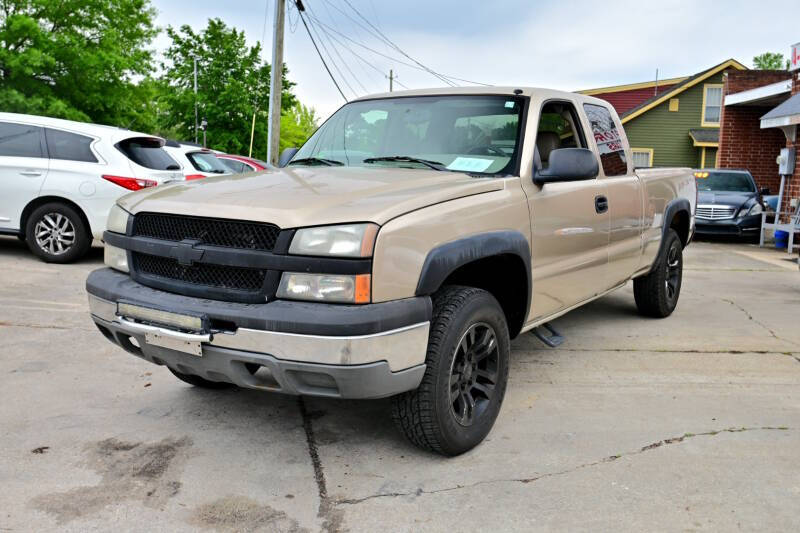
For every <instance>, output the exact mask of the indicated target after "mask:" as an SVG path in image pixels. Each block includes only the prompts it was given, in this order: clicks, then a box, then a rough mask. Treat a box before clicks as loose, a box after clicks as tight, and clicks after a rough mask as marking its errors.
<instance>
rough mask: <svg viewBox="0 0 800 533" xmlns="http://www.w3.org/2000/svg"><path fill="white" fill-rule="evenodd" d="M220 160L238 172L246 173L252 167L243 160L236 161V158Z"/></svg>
mask: <svg viewBox="0 0 800 533" xmlns="http://www.w3.org/2000/svg"><path fill="white" fill-rule="evenodd" d="M220 161H222V164H223V165H225V166H226V167H228V168H229V169H230V170H231V171H233V172H236V173H237V174H244V173H245V172H249V171H250V170H251V169H250V167H248V166H246V165H245V164H244V163H242V162H241V161H236V160H234V159H220Z"/></svg>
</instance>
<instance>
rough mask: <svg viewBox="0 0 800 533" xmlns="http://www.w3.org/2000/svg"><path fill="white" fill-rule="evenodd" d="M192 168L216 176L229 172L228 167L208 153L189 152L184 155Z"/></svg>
mask: <svg viewBox="0 0 800 533" xmlns="http://www.w3.org/2000/svg"><path fill="white" fill-rule="evenodd" d="M186 157H187V158H189V161H190V162H191V163H192V166H193V167H194V168H196V169H197V170H199V171H200V172H214V173H216V174H227V173H229V172H230V170H229V169H228V167H226V166H225V165H223V164H222V161H220V160H219V159H217V156H215V155H214V154H210V153H208V152H189V153H188V154H186Z"/></svg>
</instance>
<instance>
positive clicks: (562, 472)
mask: <svg viewBox="0 0 800 533" xmlns="http://www.w3.org/2000/svg"><path fill="white" fill-rule="evenodd" d="M791 429H792V428H789V427H787V426H754V427H738V428H737V427H731V428H725V429H718V430H711V431H704V432H701V433H684V434H683V435H681V436H678V437H670V438H667V439H663V440H658V441H655V442H652V443H650V444H648V445H646V446H642V447H641V448H639V449H638V450H633V451H630V452H625V453H621V454H619V455H609V456H608V457H604V458H602V459H599V460H596V461H592V462H589V463H583V464H580V465H577V466H573V467H571V468H567V469H564V470H558V471H556V472H547V473H544V474H539V475H535V476H531V477H524V478H509V479H488V480H484V481H477V482H475V483H469V484H466V485H455V486H452V487H445V488H441V489H435V490H423V489H422V488H417V489H416V490H413V491H408V492H384V493H380V494H372V495H370V496H365V497H363V498H348V499H340V500H336V501H334V502H333V504H334V505H358V504H360V503H363V502H365V501H369V500H374V499H377V498H397V497H406V496H412V497H417V496H421V495H422V494H439V493H442V492H452V491H455V490H461V489H466V488H472V487H477V486H480V485H490V484H495V483H522V484H526V485H527V484H528V483H534V482H536V481H539V480H542V479H546V478H550V477H558V476H564V475H567V474H571V473H573V472H577V471H578V470H583V469H585V468H590V467H593V466H598V465H602V464H606V463H611V462H614V461H616V460H618V459H622V458H623V457H631V456H635V455H640V454H642V453H646V452H649V451H651V450H655V449H657V448H661V447H663V446H670V445H674V444H679V443H681V442H683V441H685V440H687V439H693V438H696V437H710V436H714V435H719V434H721V433H743V432H746V431H789V430H791Z"/></svg>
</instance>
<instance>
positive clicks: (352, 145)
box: [289, 96, 524, 175]
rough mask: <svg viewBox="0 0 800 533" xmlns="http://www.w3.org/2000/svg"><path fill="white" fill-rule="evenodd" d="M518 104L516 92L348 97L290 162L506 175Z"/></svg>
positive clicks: (515, 150) (514, 154) (513, 159)
mask: <svg viewBox="0 0 800 533" xmlns="http://www.w3.org/2000/svg"><path fill="white" fill-rule="evenodd" d="M523 106H524V99H523V98H522V97H518V96H422V97H399V98H381V99H376V100H366V101H360V102H353V103H350V104H347V105H345V106H344V107H342V108H341V109H340V110H339V111H337V112H336V113H334V114H333V116H332V117H331V118H330V119H328V120H327V121H326V122H325V123H324V124H323V125H322V126H321V127H320V128H319V129H318V130H317V131H316V133H314V135H312V136H311V138H310V139H309V140H308V141H306V143H305V144H304V145H303V147H302V148H301V149H300V151H298V152H297V154H296V155H295V156H294V158H293V159H292V161H291V162H290V163H289V164H290V165H292V166H300V165H315V166H316V165H327V166H331V165H335V166H358V167H376V166H382V167H394V168H396V167H403V168H419V169H428V170H430V169H434V170H438V171H453V172H469V173H478V174H486V175H502V174H509V173H512V172H514V171H515V170H516V165H517V159H518V157H519V148H520V146H519V145H520V143H519V141H520V131H521V124H522V120H521V117H522V109H523Z"/></svg>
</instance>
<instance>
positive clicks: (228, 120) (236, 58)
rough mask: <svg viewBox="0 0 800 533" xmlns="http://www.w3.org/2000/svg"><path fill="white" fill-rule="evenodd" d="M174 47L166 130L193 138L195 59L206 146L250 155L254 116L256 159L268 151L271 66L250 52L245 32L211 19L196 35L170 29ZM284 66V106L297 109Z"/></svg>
mask: <svg viewBox="0 0 800 533" xmlns="http://www.w3.org/2000/svg"><path fill="white" fill-rule="evenodd" d="M167 34H168V35H169V37H170V38H171V39H172V44H171V45H170V47H169V49H168V50H167V51H166V54H165V57H166V60H167V61H165V62H164V63H162V65H161V66H162V69H163V70H164V75H163V76H162V78H161V82H162V84H163V87H165V91H166V92H165V93H164V94H163V96H162V102H163V104H164V105H165V106H166V107H167V109H168V110H169V112H168V113H167V114H166V115H164V119H165V121H164V122H163V124H162V126H163V127H165V128H167V129H171V130H173V131H175V132H176V133H177V134H178V136H179V137H180V140H188V139H193V138H194V105H195V95H194V70H193V67H194V65H193V61H194V60H193V58H194V57H196V58H197V85H198V94H197V101H198V107H199V114H200V118H201V119H202V118H205V119H206V120H207V121H208V131H207V138H208V146H209V147H211V148H214V149H217V150H223V151H226V152H231V153H239V154H242V153H247V151H248V149H249V143H250V128H251V121H252V119H253V113H254V112H255V113H256V124H255V137H254V139H255V140H254V146H253V154H254V155H258V156H260V157H263V156H265V155H266V151H267V112H268V109H269V83H270V72H271V69H270V65H269V64H268V63H267V62H265V61H262V60H261V57H260V56H261V47H260V45H259V44H256V45H255V46H250V47H248V46H247V43H246V41H245V35H244V32H243V31H242V32H240V31H237V30H236V29H234V28H228V27H227V26H226V25H225V23H224V22H222V20H220V19H210V20H209V21H208V25H207V26H206V28H205V29H204V30H202V31H201V32H199V33H196V32H195V31H194V30H192V28H191V27H189V26H187V25H184V26H181V27H180V29H177V30H176V29H175V28H173V27H171V26H170V27H168V28H167ZM286 73H287V70H286V68H285V65H284V78H283V91H282V94H281V102H282V104H281V106H282V107H283V108H284V109H288V108H291V107H292V106H294V105H295V102H296V99H295V97H294V96H293V95H292V93H291V88H292V87H293V86H294V84H293V83H291V82H290V81H288V80H287V78H286Z"/></svg>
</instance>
